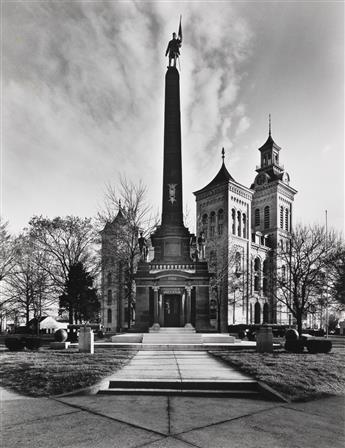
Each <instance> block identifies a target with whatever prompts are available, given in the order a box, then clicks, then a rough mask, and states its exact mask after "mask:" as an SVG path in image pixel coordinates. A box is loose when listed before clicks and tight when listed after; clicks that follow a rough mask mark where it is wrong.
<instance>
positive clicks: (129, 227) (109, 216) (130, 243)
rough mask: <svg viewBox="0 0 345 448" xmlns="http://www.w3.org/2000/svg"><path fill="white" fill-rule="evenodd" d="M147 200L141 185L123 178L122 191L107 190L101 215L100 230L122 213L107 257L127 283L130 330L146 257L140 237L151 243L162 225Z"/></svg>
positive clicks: (99, 216)
mask: <svg viewBox="0 0 345 448" xmlns="http://www.w3.org/2000/svg"><path fill="white" fill-rule="evenodd" d="M146 196H147V189H146V187H145V185H144V184H143V183H142V182H141V181H139V182H138V183H137V184H136V183H134V182H131V181H128V180H127V179H126V178H125V177H122V178H120V185H119V188H118V189H116V188H115V187H114V186H112V185H110V184H108V185H107V186H106V193H105V202H104V207H103V209H102V210H101V211H100V212H99V213H98V223H99V227H100V228H103V227H104V226H105V225H106V224H107V223H110V222H112V221H113V220H114V219H115V217H116V216H118V214H119V213H121V224H122V225H121V226H119V228H118V230H117V234H116V241H114V244H113V245H112V246H110V247H109V248H108V250H109V252H111V253H109V254H105V255H103V256H105V257H106V256H111V255H112V256H114V257H116V260H117V263H118V264H119V266H120V267H121V269H120V273H119V275H120V277H121V279H122V281H123V282H124V285H123V286H124V291H125V294H124V299H125V300H126V301H127V303H128V328H129V327H130V325H131V316H132V310H133V308H134V306H135V291H134V274H135V271H136V267H137V264H138V261H139V260H140V257H141V256H142V254H141V248H140V241H139V235H140V234H141V236H142V238H145V240H146V241H147V242H149V237H150V234H151V233H152V231H153V229H154V228H155V226H156V225H157V222H158V220H157V216H155V215H154V214H153V212H152V207H151V206H150V205H149V204H148V202H147V199H146Z"/></svg>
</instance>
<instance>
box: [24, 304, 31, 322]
mask: <svg viewBox="0 0 345 448" xmlns="http://www.w3.org/2000/svg"><path fill="white" fill-rule="evenodd" d="M29 320H30V306H29V304H28V303H26V307H25V321H26V322H25V325H27V324H28V323H29Z"/></svg>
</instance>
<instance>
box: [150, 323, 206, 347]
mask: <svg viewBox="0 0 345 448" xmlns="http://www.w3.org/2000/svg"><path fill="white" fill-rule="evenodd" d="M142 343H143V344H160V345H162V344H163V345H179V344H192V345H194V344H202V343H203V341H202V336H201V334H199V333H196V331H195V329H194V328H193V327H162V328H160V329H159V331H150V332H149V333H145V334H144V335H143V341H142Z"/></svg>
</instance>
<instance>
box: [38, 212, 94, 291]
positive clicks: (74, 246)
mask: <svg viewBox="0 0 345 448" xmlns="http://www.w3.org/2000/svg"><path fill="white" fill-rule="evenodd" d="M29 234H30V237H31V238H32V241H33V242H34V244H35V248H36V250H38V251H39V252H40V253H44V263H42V264H41V268H42V269H43V270H44V271H46V272H47V273H48V274H49V276H50V278H51V281H52V283H53V284H54V285H55V287H56V290H57V293H62V292H63V291H64V287H65V285H66V283H67V281H68V276H69V273H70V270H71V268H72V266H75V265H76V264H77V263H83V265H84V266H85V268H86V269H87V270H88V272H91V273H92V274H93V275H94V274H95V273H96V272H97V270H98V269H99V263H98V259H97V255H96V250H95V243H96V232H95V229H94V226H93V224H92V221H91V219H89V218H79V217H75V216H66V217H65V218H60V217H56V218H53V219H48V218H44V217H42V216H39V217H38V216H35V217H33V218H32V219H31V220H30V222H29Z"/></svg>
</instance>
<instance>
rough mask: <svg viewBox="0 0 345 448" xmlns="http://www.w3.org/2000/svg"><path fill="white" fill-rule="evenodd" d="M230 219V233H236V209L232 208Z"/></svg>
mask: <svg viewBox="0 0 345 448" xmlns="http://www.w3.org/2000/svg"><path fill="white" fill-rule="evenodd" d="M231 219H232V233H233V235H236V211H235V209H234V208H233V209H232V210H231Z"/></svg>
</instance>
